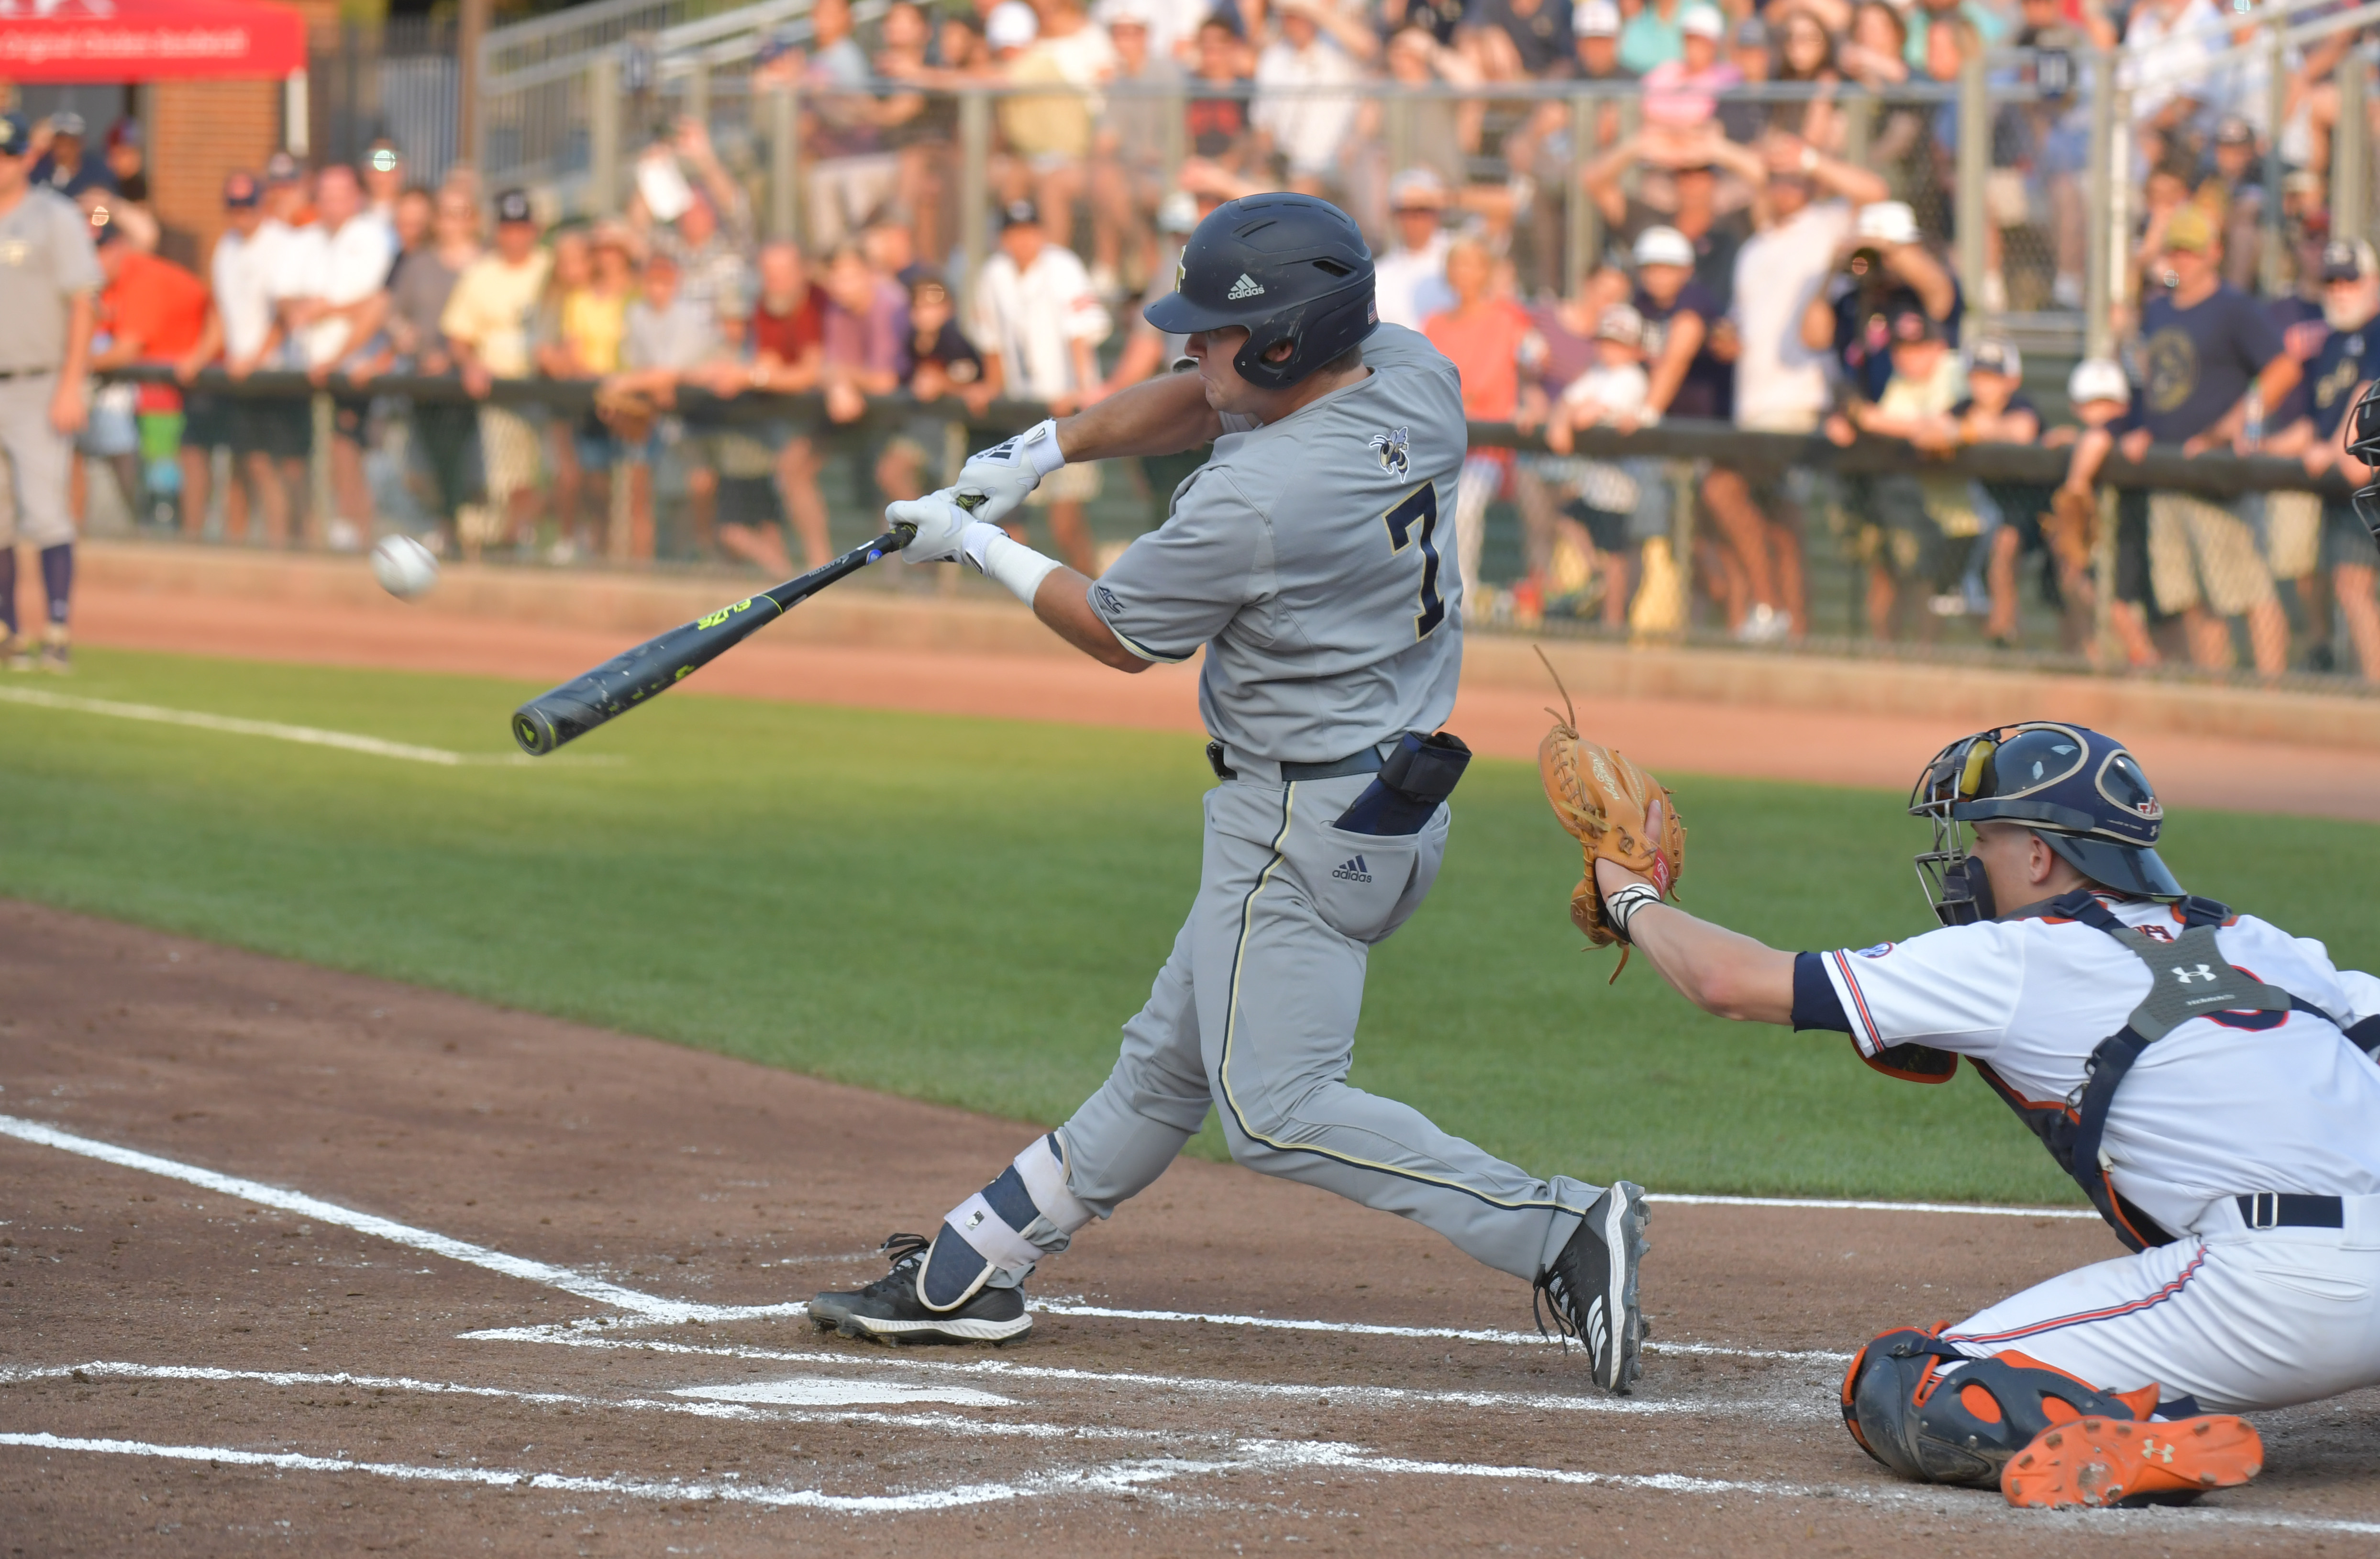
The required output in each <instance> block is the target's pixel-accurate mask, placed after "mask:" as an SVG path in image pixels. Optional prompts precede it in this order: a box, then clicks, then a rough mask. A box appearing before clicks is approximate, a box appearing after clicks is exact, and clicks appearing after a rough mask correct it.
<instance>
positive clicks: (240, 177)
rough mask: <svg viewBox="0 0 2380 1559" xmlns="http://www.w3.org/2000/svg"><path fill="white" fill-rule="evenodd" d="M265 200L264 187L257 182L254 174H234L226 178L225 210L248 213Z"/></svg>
mask: <svg viewBox="0 0 2380 1559" xmlns="http://www.w3.org/2000/svg"><path fill="white" fill-rule="evenodd" d="M263 199H264V187H263V186H262V185H261V184H259V183H257V182H256V176H255V175H254V174H252V173H233V174H227V175H225V177H224V196H223V201H224V209H225V211H246V210H248V209H249V207H251V206H253V205H255V204H256V203H257V202H258V201H261V200H263Z"/></svg>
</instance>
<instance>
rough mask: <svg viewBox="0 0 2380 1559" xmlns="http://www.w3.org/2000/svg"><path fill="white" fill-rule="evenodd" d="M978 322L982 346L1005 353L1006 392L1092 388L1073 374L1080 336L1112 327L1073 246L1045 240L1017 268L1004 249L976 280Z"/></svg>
mask: <svg viewBox="0 0 2380 1559" xmlns="http://www.w3.org/2000/svg"><path fill="white" fill-rule="evenodd" d="M975 291H976V295H975V303H974V308H973V314H974V318H973V321H972V322H971V323H972V328H971V329H970V330H969V331H968V332H967V334H968V335H971V336H972V337H974V339H975V344H976V348H977V350H978V351H984V352H997V353H999V354H1000V361H1001V369H1002V372H1003V373H1004V374H1005V375H1006V391H1005V393H1006V394H1008V395H1010V396H1015V397H1016V398H1018V399H1020V400H1023V399H1032V400H1048V399H1050V397H1051V396H1063V395H1072V394H1074V393H1075V392H1076V391H1079V390H1083V389H1086V388H1087V387H1088V386H1087V385H1085V384H1081V383H1080V382H1078V381H1077V380H1076V379H1075V351H1074V344H1075V342H1077V341H1086V342H1098V341H1104V340H1106V339H1107V335H1108V332H1109V331H1110V330H1111V328H1113V323H1114V322H1112V321H1111V320H1110V319H1109V318H1108V311H1106V310H1105V309H1103V308H1101V307H1099V295H1098V294H1097V293H1095V292H1093V291H1092V290H1091V277H1090V273H1089V272H1087V271H1086V270H1084V269H1083V262H1081V261H1080V260H1078V259H1076V258H1075V251H1074V250H1070V249H1066V248H1064V247H1063V246H1062V245H1058V244H1043V245H1042V246H1041V252H1040V253H1039V254H1037V255H1035V256H1034V257H1033V263H1032V264H1031V265H1029V266H1027V267H1026V268H1025V270H1024V271H1023V272H1021V273H1020V272H1019V271H1018V270H1017V268H1016V262H1015V261H1014V260H1012V259H1010V258H1009V256H1008V253H1007V251H1006V250H1001V251H1000V252H998V253H995V254H994V255H992V257H991V258H990V259H989V260H987V261H985V262H983V272H982V274H980V275H979V276H978V277H977V280H976V289H975Z"/></svg>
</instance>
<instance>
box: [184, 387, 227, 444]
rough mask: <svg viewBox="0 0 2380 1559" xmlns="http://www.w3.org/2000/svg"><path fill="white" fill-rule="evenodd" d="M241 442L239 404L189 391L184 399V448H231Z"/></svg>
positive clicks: (219, 397)
mask: <svg viewBox="0 0 2380 1559" xmlns="http://www.w3.org/2000/svg"><path fill="white" fill-rule="evenodd" d="M238 443H239V416H238V403H237V402H236V401H228V400H225V399H224V398H223V396H202V395H200V394H198V393H196V392H195V391H186V392H184V394H183V396H182V447H183V448H185V449H232V448H236V447H237V445H238Z"/></svg>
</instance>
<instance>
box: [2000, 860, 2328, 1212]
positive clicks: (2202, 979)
mask: <svg viewBox="0 0 2380 1559" xmlns="http://www.w3.org/2000/svg"><path fill="white" fill-rule="evenodd" d="M2174 908H2175V911H2176V912H2177V913H2178V914H2179V915H2180V918H2181V931H2180V934H2179V935H2177V936H2176V937H2175V938H2174V939H2173V940H2172V941H2171V942H2162V941H2159V940H2158V939H2157V938H2155V937H2153V936H2150V935H2148V934H2147V933H2146V932H2143V931H2140V930H2138V929H2136V928H2134V927H2131V926H2128V925H2126V924H2124V922H2123V921H2121V920H2118V919H2117V918H2116V916H2115V914H2114V913H2113V912H2112V911H2110V910H2109V909H2108V908H2107V906H2106V905H2104V904H2102V903H2100V902H2099V900H2098V899H2097V898H2096V897H2095V896H2094V895H2092V894H2090V893H2088V892H2086V891H2082V890H2077V891H2076V892H2073V893H2070V894H2064V895H2059V896H2058V897H2057V898H2053V899H2050V900H2048V901H2047V902H2046V903H2044V904H2040V905H2037V906H2035V907H2033V908H2032V909H2030V910H2027V911H2025V912H2024V914H2025V916H2026V917H2027V918H2030V917H2033V916H2039V917H2041V918H2042V919H2045V920H2079V921H2081V922H2082V923H2083V924H2084V925H2086V926H2089V927H2090V928H2091V929H2092V930H2094V931H2098V932H2106V933H2107V935H2108V936H2111V937H2113V938H2115V940H2116V941H2117V942H2118V943H2119V944H2122V946H2123V948H2124V950H2125V951H2126V952H2128V953H2130V954H2131V955H2132V956H2134V957H2136V958H2138V959H2140V961H2141V962H2142V963H2143V965H2145V966H2146V967H2147V968H2148V971H2149V976H2150V984H2149V993H2148V994H2147V995H2146V996H2145V997H2143V998H2142V1001H2141V1005H2138V1006H2136V1007H2134V1008H2133V1009H2132V1013H2131V1017H2128V1018H2126V1019H2125V1020H2124V1026H2123V1027H2122V1028H2121V1029H2117V1030H2116V1031H2115V1032H2114V1033H2112V1034H2110V1035H2108V1036H2107V1038H2106V1039H2104V1040H2101V1041H2099V1043H2098V1044H2097V1045H2096V1046H2095V1048H2094V1049H2093V1050H2092V1052H2091V1058H2090V1059H2089V1060H2088V1061H2086V1062H2084V1063H2083V1083H2082V1085H2081V1086H2080V1087H2078V1088H2077V1089H2075V1090H2074V1091H2073V1092H2072V1093H2070V1094H2068V1095H2067V1096H2066V1097H2065V1098H2064V1099H2062V1100H2051V1101H2042V1100H2034V1099H2027V1098H2025V1097H2024V1096H2023V1095H2022V1094H2021V1093H2019V1092H2018V1091H2017V1090H2015V1089H2013V1088H2010V1086H2009V1085H2008V1083H2007V1082H2006V1081H2005V1080H2003V1079H2002V1078H2001V1077H2000V1075H1999V1074H1998V1072H1997V1071H1995V1070H1994V1069H1993V1068H1992V1067H1991V1066H1988V1065H1987V1064H1985V1063H1984V1062H1981V1061H1976V1062H1975V1063H1974V1066H1975V1070H1976V1071H1978V1072H1980V1073H1982V1074H1983V1078H1984V1081H1985V1082H1987V1083H1989V1084H1990V1085H1991V1087H1992V1091H1993V1092H1995V1093H1997V1094H1998V1095H1999V1096H2000V1098H2001V1099H2003V1100H2005V1101H2006V1102H2007V1103H2008V1106H2009V1108H2010V1109H2012V1110H2014V1111H2015V1112H2016V1113H2017V1118H2018V1119H2020V1120H2022V1121H2023V1122H2024V1124H2025V1125H2026V1126H2027V1127H2030V1128H2031V1129H2032V1131H2033V1134H2034V1136H2035V1137H2038V1138H2040V1139H2041V1145H2042V1146H2043V1147H2045V1148H2047V1149H2048V1150H2049V1156H2050V1157H2052V1158H2054V1159H2056V1160H2057V1161H2058V1168H2060V1169H2062V1170H2064V1171H2066V1173H2067V1174H2069V1175H2072V1176H2073V1177H2074V1183H2075V1184H2076V1185H2078V1186H2080V1187H2082V1188H2083V1195H2085V1196H2087V1197H2089V1198H2090V1199H2091V1205H2092V1206H2094V1207H2095V1208H2097V1209H2098V1210H2099V1216H2100V1217H2102V1218H2104V1219H2106V1220H2107V1226H2108V1227H2109V1228H2111V1229H2113V1230H2115V1231H2116V1237H2117V1238H2119V1239H2120V1240H2122V1241H2123V1242H2124V1245H2125V1247H2126V1248H2129V1249H2132V1250H2143V1249H2146V1248H2148V1247H2150V1246H2153V1245H2170V1244H2172V1243H2173V1242H2174V1240H2176V1239H2177V1238H2179V1237H2180V1236H2178V1235H2175V1234H2173V1233H2171V1232H2170V1231H2168V1230H2167V1229H2166V1228H2165V1227H2163V1226H2162V1225H2161V1224H2158V1223H2157V1222H2156V1221H2155V1219H2153V1218H2151V1217H2150V1216H2149V1215H2148V1214H2147V1213H2145V1212H2142V1211H2141V1210H2140V1208H2138V1207H2137V1206H2135V1205H2134V1204H2133V1203H2132V1202H2131V1201H2130V1200H2127V1199H2126V1198H2125V1197H2124V1196H2123V1195H2122V1193H2120V1192H2119V1191H2118V1190H2117V1189H2116V1187H2115V1181H2114V1179H2113V1178H2112V1176H2111V1175H2110V1174H2109V1165H2108V1163H2107V1155H2106V1153H2105V1152H2104V1151H2102V1149H2101V1145H2100V1144H2101V1140H2102V1139H2103V1138H2104V1137H2105V1136H2106V1135H2107V1110H2108V1108H2109V1106H2111V1105H2112V1104H2114V1102H2115V1101H2116V1090H2117V1089H2119V1088H2120V1087H2122V1086H2123V1081H2124V1078H2125V1077H2126V1076H2127V1075H2128V1074H2129V1073H2130V1072H2131V1069H2132V1064H2133V1063H2134V1062H2136V1061H2138V1060H2139V1059H2140V1058H2141V1053H2142V1052H2143V1051H2144V1050H2146V1049H2148V1047H2149V1046H2151V1045H2152V1044H2155V1042H2156V1041H2159V1040H2161V1039H2163V1038H2165V1037H2166V1035H2168V1034H2169V1033H2171V1032H2172V1031H2173V1030H2174V1029H2178V1028H2180V1026H2181V1025H2182V1024H2184V1023H2187V1022H2189V1021H2190V1020H2191V1019H2192V1018H2193V1017H2213V1018H2214V1019H2215V1020H2216V1022H2218V1023H2220V1024H2222V1025H2223V1026H2224V1027H2225V1028H2227V1029H2243V1030H2247V1031H2250V1032H2261V1031H2263V1030H2265V1029H2277V1028H2279V1027H2280V1026H2281V1024H2283V1023H2284V1022H2286V1021H2288V1018H2289V1014H2290V1013H2291V1012H2292V1011H2295V1012H2303V1013H2310V1014H2312V1015H2313V1016H2314V1017H2319V1018H2321V1019H2322V1020H2323V1021H2324V1022H2325V1023H2335V1022H2336V1021H2337V1020H2336V1019H2334V1018H2333V1017H2331V1015H2330V1014H2329V1013H2327V1012H2325V1011H2324V1010H2323V1009H2322V1008H2320V1007H2318V1006H2316V1005H2313V1003H2312V1002H2309V1001H2306V1000H2304V999H2303V998H2302V997H2299V996H2293V995H2291V994H2290V993H2289V992H2287V991H2284V990H2281V989H2280V988H2279V987H2278V986H2274V985H2267V984H2265V982H2264V981H2263V980H2258V979H2257V978H2256V977H2255V976H2254V975H2252V974H2250V973H2248V972H2247V971H2246V970H2245V969H2241V968H2234V967H2233V966H2232V965H2230V964H2228V963H2227V962H2225V961H2224V957H2223V954H2222V952H2221V950H2220V949H2219V948H2217V947H2216V942H2215V930H2216V927H2217V926H2220V925H2222V924H2224V923H2225V922H2226V921H2228V920H2230V919H2231V918H2232V916H2231V910H2230V907H2228V905H2223V904H2218V903H2216V901H2215V900H2213V899H2211V898H2194V897H2193V898H2185V899H2183V900H2182V901H2181V902H2180V904H2178V905H2176V906H2175V907H2174ZM1969 1059H1970V1060H1973V1057H1969ZM2245 1189H2253V1187H2251V1188H2245Z"/></svg>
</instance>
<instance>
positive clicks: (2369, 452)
mask: <svg viewBox="0 0 2380 1559" xmlns="http://www.w3.org/2000/svg"><path fill="white" fill-rule="evenodd" d="M2347 452H2348V453H2349V454H2350V455H2352V456H2354V457H2356V458H2357V459H2359V460H2361V461H2362V462H2363V463H2364V464H2365V465H2367V466H2380V380H2374V382H2373V383H2372V384H2371V386H2370V387H2369V388H2367V389H2366V390H2365V391H2364V392H2363V394H2362V397H2361V398H2359V399H2358V400H2357V401H2356V403H2355V409H2354V410H2352V411H2350V412H2349V413H2348V414H2347ZM2374 474H2375V477H2380V472H2375V473H2374ZM2355 518H2358V519H2360V520H2362V522H2363V528H2364V529H2365V530H2369V531H2371V532H2372V539H2373V540H2374V541H2375V542H2380V480H2375V481H2373V482H2371V483H2370V484H2368V485H2366V486H2363V487H2360V488H2358V489H2356V492H2355Z"/></svg>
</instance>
